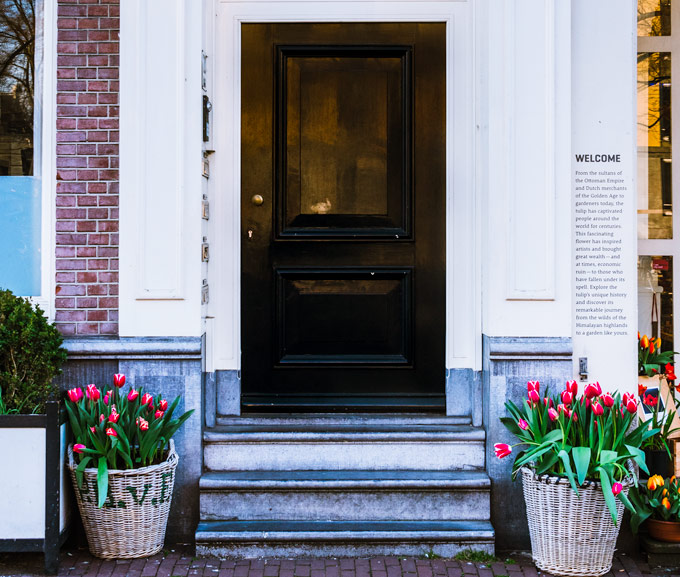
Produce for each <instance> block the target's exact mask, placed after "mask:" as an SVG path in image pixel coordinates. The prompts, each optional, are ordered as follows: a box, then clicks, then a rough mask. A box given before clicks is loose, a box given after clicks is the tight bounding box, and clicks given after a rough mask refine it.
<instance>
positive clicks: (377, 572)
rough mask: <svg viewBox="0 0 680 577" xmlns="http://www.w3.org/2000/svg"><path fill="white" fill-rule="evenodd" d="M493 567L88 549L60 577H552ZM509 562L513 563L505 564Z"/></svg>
mask: <svg viewBox="0 0 680 577" xmlns="http://www.w3.org/2000/svg"><path fill="white" fill-rule="evenodd" d="M501 559H502V561H499V562H497V563H492V564H489V565H487V564H484V563H467V562H464V561H456V560H453V559H419V558H401V557H399V558H397V557H377V558H370V559H241V560H220V559H217V558H201V559H198V558H196V557H194V556H193V555H192V553H191V551H190V550H167V551H165V552H164V553H163V554H158V555H155V556H153V557H149V558H147V559H136V560H118V561H103V560H101V559H97V558H95V557H92V556H91V555H90V554H89V553H88V552H87V551H86V550H65V551H62V555H61V561H60V565H59V573H58V574H59V576H60V577H71V576H73V577H76V576H77V577H124V576H129V577H180V576H181V577H539V576H541V577H543V576H545V577H548V574H547V573H542V572H540V571H537V570H536V568H535V566H534V565H533V564H532V563H531V559H530V557H529V556H528V555H526V554H523V553H509V554H507V555H503V556H501ZM507 560H510V562H505V561H507ZM42 562H43V560H42V555H38V554H16V553H5V554H0V577H5V576H9V575H11V576H12V577H19V576H21V577H35V576H38V575H42ZM661 576H662V577H680V571H676V572H675V573H673V572H671V571H663V570H656V571H651V570H650V569H649V567H648V566H647V564H646V563H644V562H643V561H642V560H641V559H639V558H633V557H629V556H627V555H623V554H622V555H619V556H617V557H616V559H615V560H614V565H613V567H612V571H611V573H609V574H608V577H661Z"/></svg>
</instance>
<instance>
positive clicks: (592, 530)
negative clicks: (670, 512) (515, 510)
mask: <svg viewBox="0 0 680 577" xmlns="http://www.w3.org/2000/svg"><path fill="white" fill-rule="evenodd" d="M520 471H521V472H522V484H523V487H524V500H525V501H526V507H527V520H528V521H529V534H530V536H531V552H532V556H533V558H534V562H535V563H536V566H537V567H538V568H539V569H541V570H543V571H547V572H549V573H553V574H554V575H568V576H571V575H573V576H584V577H585V576H598V575H604V574H605V573H607V572H608V571H609V570H610V569H611V566H612V558H613V556H614V547H615V546H616V538H617V537H618V535H619V528H620V527H621V519H622V517H623V509H624V507H623V503H621V501H620V500H618V499H617V500H616V512H617V523H616V525H614V523H613V522H612V518H611V514H610V513H609V509H607V505H606V504H605V501H604V495H603V494H602V489H601V487H600V483H595V482H586V483H585V484H584V485H583V486H582V487H579V493H580V498H579V497H578V496H577V495H576V493H575V492H574V490H573V489H572V488H571V485H570V484H569V481H568V480H567V479H564V478H561V477H550V476H548V475H541V476H540V477H538V476H536V474H535V473H534V471H532V470H531V469H528V468H526V467H522V468H521V469H520ZM631 483H632V481H631V480H626V481H625V482H624V483H623V487H624V489H623V491H624V493H626V494H628V490H629V488H630V485H631Z"/></svg>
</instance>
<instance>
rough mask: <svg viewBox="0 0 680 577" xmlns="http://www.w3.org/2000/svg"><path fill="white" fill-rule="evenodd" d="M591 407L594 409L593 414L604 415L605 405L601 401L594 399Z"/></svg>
mask: <svg viewBox="0 0 680 577" xmlns="http://www.w3.org/2000/svg"><path fill="white" fill-rule="evenodd" d="M590 408H591V409H592V410H593V414H594V415H595V416H596V417H599V416H600V415H602V414H603V413H604V407H603V406H602V405H601V404H600V403H598V402H597V401H593V404H592V405H590Z"/></svg>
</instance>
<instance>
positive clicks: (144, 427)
mask: <svg viewBox="0 0 680 577" xmlns="http://www.w3.org/2000/svg"><path fill="white" fill-rule="evenodd" d="M137 426H138V427H139V429H140V430H141V431H148V430H149V422H148V421H147V420H145V419H143V418H142V417H137Z"/></svg>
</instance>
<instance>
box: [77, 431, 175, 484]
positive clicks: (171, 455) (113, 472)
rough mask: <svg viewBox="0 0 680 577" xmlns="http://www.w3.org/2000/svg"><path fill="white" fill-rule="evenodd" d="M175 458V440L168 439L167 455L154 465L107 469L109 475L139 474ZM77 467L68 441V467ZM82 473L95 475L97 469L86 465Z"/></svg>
mask: <svg viewBox="0 0 680 577" xmlns="http://www.w3.org/2000/svg"><path fill="white" fill-rule="evenodd" d="M177 460H179V456H178V455H177V452H176V451H175V441H174V440H173V439H170V441H169V442H168V456H167V457H166V458H165V459H164V460H163V461H161V462H160V463H155V464H154V465H147V466H146V467H139V468H135V469H109V475H120V476H128V475H139V474H143V473H146V472H148V471H151V470H154V469H157V468H158V467H161V466H163V465H165V464H167V463H172V462H173V461H177ZM77 467H78V465H76V461H75V458H74V457H73V443H70V444H69V446H68V468H69V469H70V470H72V471H75V470H76V468H77ZM83 473H84V474H86V475H89V474H95V475H96V474H97V469H96V467H86V468H85V470H84V471H83Z"/></svg>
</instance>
